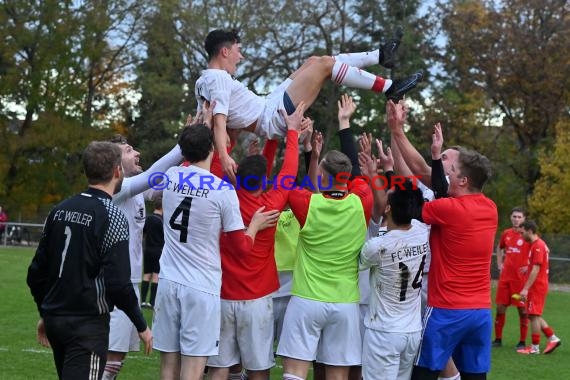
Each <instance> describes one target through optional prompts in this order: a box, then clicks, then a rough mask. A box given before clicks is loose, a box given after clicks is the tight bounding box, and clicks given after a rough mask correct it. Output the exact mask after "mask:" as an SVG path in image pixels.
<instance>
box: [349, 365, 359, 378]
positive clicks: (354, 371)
mask: <svg viewBox="0 0 570 380" xmlns="http://www.w3.org/2000/svg"><path fill="white" fill-rule="evenodd" d="M361 379H362V367H361V366H359V365H358V366H356V365H355V366H352V367H350V372H349V373H348V380H361Z"/></svg>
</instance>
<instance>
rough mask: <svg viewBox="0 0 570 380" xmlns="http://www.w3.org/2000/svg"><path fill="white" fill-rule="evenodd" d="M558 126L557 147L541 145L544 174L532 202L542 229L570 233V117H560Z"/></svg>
mask: <svg viewBox="0 0 570 380" xmlns="http://www.w3.org/2000/svg"><path fill="white" fill-rule="evenodd" d="M555 130H556V142H555V143H554V147H553V148H552V149H548V148H545V149H541V150H540V153H539V155H538V161H539V166H540V177H539V178H538V180H537V181H536V183H535V186H534V191H533V193H532V196H531V197H530V199H529V206H530V212H531V215H532V217H533V218H535V219H537V220H538V224H539V226H540V230H541V231H542V232H550V233H564V234H570V225H569V224H568V221H569V220H570V207H569V206H568V189H570V120H569V119H568V118H564V119H563V120H560V121H559V122H558V124H557V125H556V128H555Z"/></svg>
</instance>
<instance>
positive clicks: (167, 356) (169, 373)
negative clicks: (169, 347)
mask: <svg viewBox="0 0 570 380" xmlns="http://www.w3.org/2000/svg"><path fill="white" fill-rule="evenodd" d="M160 379H161V380H177V379H180V352H161V353H160Z"/></svg>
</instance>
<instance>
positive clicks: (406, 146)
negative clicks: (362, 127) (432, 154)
mask: <svg viewBox="0 0 570 380" xmlns="http://www.w3.org/2000/svg"><path fill="white" fill-rule="evenodd" d="M406 112H407V111H406V108H405V105H404V103H403V102H399V103H398V104H395V103H394V102H392V101H391V100H389V101H388V103H387V104H386V115H387V121H388V127H389V128H390V133H391V136H392V144H397V145H398V149H399V152H400V154H401V155H402V158H403V161H404V162H405V163H406V164H407V165H408V167H409V169H410V171H411V172H412V173H413V174H414V175H416V176H421V178H422V182H424V183H425V184H426V185H427V184H431V168H430V166H429V165H428V164H427V162H426V161H425V160H424V158H423V157H422V155H421V154H420V153H419V152H418V151H417V150H416V148H414V146H413V145H412V143H410V141H409V140H408V137H407V136H406V133H405V132H404V123H405V121H406Z"/></svg>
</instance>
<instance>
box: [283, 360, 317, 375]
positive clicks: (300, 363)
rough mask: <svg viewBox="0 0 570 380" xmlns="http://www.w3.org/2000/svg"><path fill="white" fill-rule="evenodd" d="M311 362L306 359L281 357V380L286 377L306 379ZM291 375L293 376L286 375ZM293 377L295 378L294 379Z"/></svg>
mask: <svg viewBox="0 0 570 380" xmlns="http://www.w3.org/2000/svg"><path fill="white" fill-rule="evenodd" d="M310 366H311V362H309V361H306V360H298V359H293V358H285V357H284V358H283V380H287V379H291V378H292V379H295V378H296V379H306V378H307V373H309V367H310ZM287 375H293V376H295V377H288V376H287ZM296 379H295V380H296Z"/></svg>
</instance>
